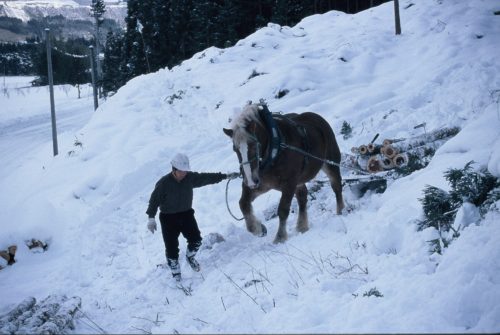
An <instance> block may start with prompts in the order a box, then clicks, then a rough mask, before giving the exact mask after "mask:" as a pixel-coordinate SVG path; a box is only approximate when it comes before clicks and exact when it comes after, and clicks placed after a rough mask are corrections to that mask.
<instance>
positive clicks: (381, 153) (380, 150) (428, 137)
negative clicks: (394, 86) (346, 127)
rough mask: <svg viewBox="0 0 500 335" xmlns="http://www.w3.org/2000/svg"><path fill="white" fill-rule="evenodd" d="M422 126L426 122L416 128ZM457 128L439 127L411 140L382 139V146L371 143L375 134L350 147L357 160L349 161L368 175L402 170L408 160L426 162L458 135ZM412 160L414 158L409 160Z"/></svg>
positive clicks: (353, 158) (373, 141) (354, 158)
mask: <svg viewBox="0 0 500 335" xmlns="http://www.w3.org/2000/svg"><path fill="white" fill-rule="evenodd" d="M421 127H425V123H423V124H421V125H418V126H416V127H415V128H421ZM459 131H460V128H459V127H451V128H441V129H437V130H434V131H432V132H429V133H427V132H426V133H425V134H423V135H419V136H414V137H411V138H399V139H385V140H384V141H383V142H382V144H381V145H380V144H374V143H375V140H376V139H377V138H378V134H377V135H376V136H375V137H374V138H373V140H372V141H371V142H370V143H369V144H366V145H361V146H359V147H353V148H352V149H351V151H352V153H354V154H355V155H356V157H352V156H351V157H352V158H350V159H347V161H349V160H351V161H352V160H354V161H352V162H351V164H352V165H353V166H357V167H358V168H361V169H362V170H365V171H367V172H370V173H377V172H380V171H385V170H390V169H394V168H398V167H403V166H405V165H407V164H408V163H409V157H410V155H411V156H414V157H417V158H418V159H428V158H430V157H432V155H434V152H435V151H436V150H437V148H439V147H440V146H441V145H443V144H444V143H445V142H446V141H448V140H449V139H450V138H452V137H453V136H455V135H456V134H458V132H459ZM412 159H413V158H412Z"/></svg>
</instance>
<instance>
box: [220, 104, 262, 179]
mask: <svg viewBox="0 0 500 335" xmlns="http://www.w3.org/2000/svg"><path fill="white" fill-rule="evenodd" d="M223 130H224V133H225V134H226V135H227V136H229V137H230V138H231V139H232V140H233V150H234V152H236V155H237V156H238V160H239V162H240V170H241V172H242V175H243V182H244V183H245V185H247V186H248V187H249V188H251V189H255V188H257V187H259V185H260V178H259V168H260V164H261V161H262V150H263V148H262V138H263V136H264V135H265V128H264V127H263V125H262V122H261V120H260V117H259V105H257V104H251V105H247V106H245V108H244V109H243V111H242V112H241V114H240V115H239V116H238V118H236V119H235V120H234V121H233V123H232V127H231V129H225V128H224V129H223Z"/></svg>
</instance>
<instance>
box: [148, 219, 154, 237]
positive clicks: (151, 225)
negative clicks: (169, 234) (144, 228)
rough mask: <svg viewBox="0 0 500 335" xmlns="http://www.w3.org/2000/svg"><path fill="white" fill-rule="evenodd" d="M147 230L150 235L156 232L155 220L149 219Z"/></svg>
mask: <svg viewBox="0 0 500 335" xmlns="http://www.w3.org/2000/svg"><path fill="white" fill-rule="evenodd" d="M148 229H149V231H150V232H151V233H153V234H154V233H155V230H156V220H155V218H149V220H148Z"/></svg>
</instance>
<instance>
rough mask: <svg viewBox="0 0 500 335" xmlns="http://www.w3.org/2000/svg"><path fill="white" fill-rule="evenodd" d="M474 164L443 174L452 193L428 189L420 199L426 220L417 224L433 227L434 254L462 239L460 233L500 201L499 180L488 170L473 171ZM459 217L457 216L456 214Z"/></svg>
mask: <svg viewBox="0 0 500 335" xmlns="http://www.w3.org/2000/svg"><path fill="white" fill-rule="evenodd" d="M472 164H473V162H472V161H471V162H469V163H467V164H466V165H465V167H464V168H463V169H449V170H447V171H446V172H445V173H444V176H445V178H446V180H447V181H448V182H449V183H450V186H451V189H450V191H449V192H447V191H445V190H442V189H440V188H438V187H434V186H430V185H429V186H427V187H426V188H425V189H424V191H423V193H424V197H423V198H421V199H419V200H420V202H421V203H422V207H423V211H424V219H423V220H421V221H418V222H417V225H418V230H424V229H427V228H434V229H435V230H436V231H437V235H436V236H435V238H433V239H431V240H430V241H429V243H430V245H431V250H430V251H431V252H437V253H439V254H441V253H442V252H443V248H446V247H448V245H449V244H450V243H451V241H452V240H454V239H455V238H457V237H459V236H460V230H461V229H463V228H465V227H466V226H468V225H469V224H471V223H476V224H477V223H478V222H479V220H480V219H481V217H484V215H485V214H486V213H487V212H488V211H489V210H492V209H494V206H495V203H496V201H498V200H499V199H500V181H499V180H498V179H497V178H495V177H494V176H492V175H491V174H490V173H489V172H488V171H486V170H482V171H474V170H473V168H472ZM457 214H458V215H457Z"/></svg>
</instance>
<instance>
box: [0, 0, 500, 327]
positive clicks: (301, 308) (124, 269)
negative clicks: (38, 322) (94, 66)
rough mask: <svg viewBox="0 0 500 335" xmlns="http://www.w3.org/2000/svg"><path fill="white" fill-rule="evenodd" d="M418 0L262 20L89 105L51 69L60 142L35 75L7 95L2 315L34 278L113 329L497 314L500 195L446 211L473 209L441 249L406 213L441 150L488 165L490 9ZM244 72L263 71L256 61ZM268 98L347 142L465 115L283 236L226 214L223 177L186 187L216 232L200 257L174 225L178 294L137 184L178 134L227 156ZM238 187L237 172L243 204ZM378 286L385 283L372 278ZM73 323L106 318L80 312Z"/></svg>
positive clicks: (0, 175) (447, 156) (1, 124)
mask: <svg viewBox="0 0 500 335" xmlns="http://www.w3.org/2000/svg"><path fill="white" fill-rule="evenodd" d="M412 3H413V5H412V6H411V7H408V5H409V4H410V2H409V1H402V2H401V16H402V17H401V22H402V31H403V34H402V35H400V36H395V35H394V21H393V17H392V15H393V4H392V3H386V4H384V5H381V6H379V7H376V8H373V9H370V10H367V11H364V12H361V13H358V14H355V15H347V14H343V13H340V12H329V13H326V14H323V15H314V16H312V17H309V18H306V19H304V20H303V21H302V22H301V23H299V24H298V25H297V26H295V27H280V26H278V25H275V24H270V25H268V26H267V27H265V28H263V29H261V30H259V31H258V32H256V33H255V34H253V35H251V36H249V37H248V38H246V39H243V40H241V41H239V42H238V43H237V44H236V46H234V47H232V48H227V49H224V50H221V49H217V48H209V49H207V50H205V51H203V52H200V53H198V54H196V55H195V56H194V57H193V58H191V59H190V60H187V61H185V62H183V64H181V65H180V66H177V67H175V68H173V69H170V70H169V69H163V70H160V71H158V72H156V73H152V74H149V75H144V76H140V77H137V78H135V79H133V80H131V81H130V82H129V83H128V84H127V85H126V86H124V87H123V88H121V89H120V90H119V91H118V92H117V94H115V95H114V96H113V97H111V98H109V99H108V100H107V101H101V106H100V107H99V109H98V110H97V111H96V112H93V111H92V106H93V105H92V98H91V94H90V89H87V91H84V93H83V98H82V99H80V100H79V99H76V91H75V89H73V88H69V87H57V88H56V112H57V115H58V122H60V123H58V131H59V138H58V139H59V152H60V154H59V155H58V156H56V157H52V143H51V133H50V113H49V111H50V109H49V107H48V95H47V90H46V88H29V89H27V88H26V89H21V90H20V91H19V92H24V93H14V92H17V91H16V90H15V89H9V90H8V91H9V95H5V94H2V95H1V96H0V99H1V101H0V102H1V105H2V109H1V112H0V153H1V155H2V163H3V164H2V165H1V168H0V189H1V190H2V192H1V193H0V204H1V205H0V217H1V221H0V224H1V232H2V233H1V234H0V249H5V248H6V247H7V246H8V245H10V244H14V243H15V244H17V245H18V246H19V249H18V253H17V254H16V259H17V263H16V264H14V265H13V266H9V267H7V268H6V269H3V270H1V271H0V278H1V279H2V280H0V291H1V292H2V298H1V301H0V314H1V313H3V312H6V311H7V310H9V309H10V308H12V307H13V306H14V305H15V304H17V303H19V302H21V301H22V300H24V299H25V298H26V297H28V296H34V297H36V298H37V299H39V300H40V299H43V298H45V297H46V296H48V295H50V294H56V295H67V296H80V297H82V309H83V310H84V311H85V313H86V315H88V316H89V317H90V318H91V319H92V320H93V322H95V323H96V324H97V325H99V326H100V327H102V328H103V329H104V330H106V331H107V332H110V333H137V332H142V330H144V331H148V332H152V333H170V332H174V331H178V332H184V333H283V332H285V333H291V332H299V333H321V332H327V333H342V332H349V333H387V332H398V333H401V332H412V333H418V332H498V331H499V330H500V307H499V305H498V301H500V281H499V280H498V277H499V274H500V249H499V248H498V244H497V241H498V238H499V237H500V227H499V225H498V222H500V217H499V216H500V214H499V213H498V212H490V213H489V214H488V215H487V216H486V217H485V218H484V219H483V220H482V221H481V222H480V223H479V224H475V222H472V221H475V220H476V218H477V217H476V216H474V215H472V217H471V216H470V215H471V214H473V213H472V212H471V211H472V210H471V209H463V211H462V213H461V216H460V217H459V218H458V220H462V221H461V222H463V223H466V225H467V226H466V227H465V228H464V229H463V230H462V231H461V235H460V237H459V238H457V239H456V240H454V241H453V242H452V243H451V245H450V246H449V247H448V248H447V249H445V251H444V253H443V255H429V253H428V244H427V242H426V241H428V240H430V239H431V238H432V234H433V232H432V231H430V230H426V231H422V232H418V231H417V229H416V223H415V221H416V220H418V219H420V218H421V215H422V210H421V204H420V202H419V200H418V199H419V198H421V197H422V190H423V189H424V187H425V186H426V185H434V186H437V187H441V188H444V189H447V188H448V187H449V186H448V184H447V182H446V180H445V179H444V177H443V172H444V171H446V170H447V169H449V168H462V167H463V166H464V165H465V164H466V163H467V162H469V161H470V160H474V161H475V162H476V164H475V165H474V166H475V167H476V168H488V170H489V171H490V172H491V173H492V174H494V175H495V176H500V149H499V147H500V146H499V144H500V138H499V131H498V129H500V113H499V100H498V97H499V95H498V90H499V88H500V76H499V73H500V64H499V63H498V61H497V55H498V54H499V52H500V44H499V43H498V36H500V26H498V24H497V17H496V16H494V15H493V12H494V11H495V10H498V9H499V8H498V5H497V4H495V3H494V2H493V1H491V0H484V1H474V2H463V1H458V0H446V1H434V0H422V1H419V2H417V3H415V2H412ZM407 7H408V8H407ZM479 36H480V37H479ZM340 58H342V59H343V60H341V59H340ZM254 71H255V72H256V73H259V74H261V75H258V76H255V77H253V78H249V77H250V76H251V74H252V72H254ZM14 80H17V79H10V78H8V82H9V85H11V84H10V83H11V82H12V81H14ZM12 85H13V84H12ZM285 89H286V90H288V91H289V93H288V94H286V95H285V96H284V97H282V98H280V99H278V98H275V96H276V95H277V94H278V92H280V91H284V90H285ZM3 92H5V90H4V91H3ZM260 98H264V99H266V100H267V101H268V103H269V107H270V110H271V111H273V112H278V111H282V112H304V111H314V112H317V113H319V114H321V115H322V116H323V117H325V118H326V119H327V120H328V121H329V122H330V124H331V125H332V127H333V128H334V131H335V133H336V134H337V139H338V141H339V146H340V148H341V150H342V151H343V152H348V151H349V150H350V148H351V147H352V146H355V145H360V144H364V143H367V142H369V141H371V139H372V138H373V137H374V135H375V134H376V133H380V135H381V138H380V140H383V138H409V137H412V136H418V135H422V134H423V129H422V128H416V129H415V128H414V127H415V126H416V125H419V124H421V123H423V122H425V123H426V130H427V131H433V130H436V129H439V128H442V127H451V126H459V127H461V128H462V131H461V132H460V133H459V134H458V135H457V136H456V137H455V138H453V139H451V140H450V141H448V142H447V143H445V144H444V145H443V146H442V147H440V148H439V149H438V150H437V152H436V155H435V156H434V158H433V160H432V161H431V163H430V164H429V166H428V167H426V168H425V169H423V170H420V171H417V172H415V173H413V174H411V175H410V176H408V177H405V178H401V179H398V180H396V181H394V182H391V183H389V185H388V188H387V190H386V192H385V193H383V194H374V193H367V194H366V195H365V196H364V197H362V198H360V199H358V198H356V197H355V196H354V194H353V193H352V192H351V191H350V190H349V188H348V187H346V188H345V189H344V196H345V199H346V202H347V204H348V206H349V207H351V208H353V211H352V212H350V213H344V214H343V215H341V216H338V215H335V198H334V195H333V192H332V191H331V190H330V189H328V188H326V187H324V188H322V189H321V190H320V191H318V192H317V193H316V194H315V200H312V199H309V203H308V207H309V208H308V211H309V221H310V226H311V227H310V230H309V231H308V232H306V233H304V234H299V233H297V232H296V231H295V229H294V228H295V227H294V224H295V220H296V218H297V215H296V213H291V214H290V217H289V219H288V222H289V224H288V234H289V240H288V241H287V242H286V243H283V244H278V245H275V244H273V243H272V240H273V238H274V235H275V233H276V230H277V218H272V219H270V220H269V221H267V222H266V226H267V228H268V235H267V236H266V237H263V238H257V237H254V236H253V235H251V234H249V233H248V232H247V231H246V229H245V226H244V223H242V222H237V221H235V220H233V219H232V218H231V216H230V215H229V214H228V212H227V209H226V204H225V186H226V184H225V182H222V183H219V184H216V185H211V186H207V187H204V188H201V189H197V190H196V192H195V198H194V205H193V207H194V209H195V210H196V218H197V220H198V223H199V226H200V229H201V231H202V235H203V236H209V234H211V233H220V234H221V235H222V236H223V237H224V239H225V242H222V243H216V244H213V245H212V246H211V248H209V247H204V248H202V250H201V251H200V252H199V254H198V256H197V259H198V260H199V262H200V264H201V266H202V272H201V274H197V273H193V272H192V271H191V270H190V269H189V266H188V265H187V263H186V261H185V260H184V255H185V247H186V243H185V241H184V240H183V238H180V242H181V258H180V260H181V268H182V271H183V275H184V277H185V278H186V280H187V281H188V282H189V281H191V282H192V288H193V294H192V295H191V296H186V295H185V294H184V293H183V292H182V291H180V290H178V289H176V288H175V287H174V283H173V282H172V279H171V278H170V274H169V272H168V271H167V270H165V269H163V268H161V267H157V265H158V264H161V263H164V262H165V259H164V246H163V241H162V239H161V234H159V233H156V234H154V235H153V234H151V233H150V232H149V231H148V230H147V229H146V224H147V216H146V214H145V210H146V207H147V202H148V200H149V195H150V193H151V191H152V189H153V187H154V184H155V182H156V181H157V180H158V179H159V178H160V177H161V176H163V175H164V174H166V173H168V172H169V169H170V165H169V160H170V159H171V158H172V157H173V155H174V154H175V153H176V152H184V153H186V154H187V155H188V156H189V157H190V159H191V167H192V168H193V169H194V170H196V171H207V172H217V171H221V172H232V171H236V170H237V169H238V161H237V158H236V155H235V154H234V153H233V151H232V145H231V143H230V140H229V139H228V138H227V137H226V136H225V135H224V134H223V132H222V128H223V127H228V126H229V124H230V123H229V121H230V119H231V118H234V116H235V109H236V110H240V109H241V107H242V106H243V105H244V104H245V103H246V101H248V100H252V101H258V100H259V99H260ZM343 121H347V122H349V123H350V124H351V126H352V127H353V136H352V137H351V138H350V139H348V140H343V139H342V137H341V136H339V133H340V128H341V126H342V122H343ZM75 140H77V141H78V142H79V143H81V146H80V145H77V143H78V142H76V141H75ZM348 174H349V172H348V171H343V175H344V176H346V175H348ZM317 178H318V179H319V180H324V179H325V178H326V177H325V176H324V175H323V174H320V175H318V177H317ZM239 195H240V186H239V185H238V182H234V181H233V182H232V183H230V184H229V189H228V198H229V206H230V207H231V209H232V211H233V212H235V213H236V215H239V214H240V212H239V209H238V199H239ZM278 200H279V193H277V192H269V193H267V194H265V195H262V196H261V197H260V198H258V199H257V200H256V201H255V202H254V208H255V213H256V215H257V216H258V217H259V218H260V219H262V220H264V217H265V213H266V212H269V211H270V209H272V208H273V207H274V206H275V205H276V204H277V202H278ZM294 206H296V203H295V202H294V203H293V205H292V207H294ZM457 223H459V222H457ZM31 238H37V239H41V240H48V241H49V249H48V251H47V252H45V253H32V252H30V251H29V250H28V249H27V248H26V247H25V246H24V240H27V239H31ZM206 240H208V239H206ZM245 286H247V287H245ZM375 290H377V291H378V292H379V293H380V294H381V295H382V296H381V297H377V296H374V295H369V294H368V293H369V292H370V291H371V292H375ZM157 320H158V321H157ZM156 321H157V322H156ZM75 332H77V333H95V332H98V330H96V328H94V327H93V326H92V324H90V323H89V322H85V320H84V319H82V320H81V321H80V322H78V323H77V329H76V330H75Z"/></svg>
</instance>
